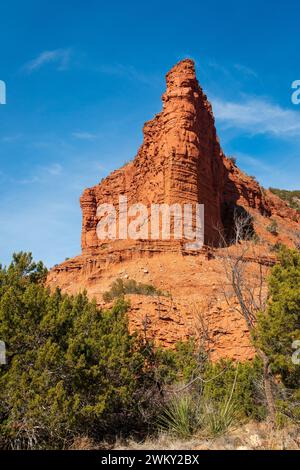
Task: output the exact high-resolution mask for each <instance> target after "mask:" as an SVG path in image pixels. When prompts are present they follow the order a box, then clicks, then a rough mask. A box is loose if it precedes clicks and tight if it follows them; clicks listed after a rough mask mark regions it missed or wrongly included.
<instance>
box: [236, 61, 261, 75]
mask: <svg viewBox="0 0 300 470" xmlns="http://www.w3.org/2000/svg"><path fill="white" fill-rule="evenodd" d="M234 68H235V69H236V70H237V71H238V72H241V73H242V74H244V75H246V76H248V77H254V78H258V75H257V73H256V72H255V71H254V70H253V69H251V68H250V67H247V65H242V64H235V65H234Z"/></svg>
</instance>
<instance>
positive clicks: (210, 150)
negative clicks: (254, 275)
mask: <svg viewBox="0 0 300 470" xmlns="http://www.w3.org/2000/svg"><path fill="white" fill-rule="evenodd" d="M166 81H167V89H166V92H165V93H164V94H163V96H162V101H163V109H162V111H161V113H159V114H158V115H156V116H155V117H154V119H152V120H151V121H148V122H147V123H146V124H145V126H144V129H143V131H144V141H143V144H142V146H141V147H140V149H139V151H138V153H137V155H136V157H135V158H134V160H133V161H132V162H130V163H128V164H127V165H125V166H124V167H122V168H120V169H118V170H116V171H114V172H113V173H112V174H111V175H109V176H108V177H107V178H106V179H104V180H103V181H102V182H101V183H99V184H98V185H96V186H94V187H92V188H89V189H86V190H85V191H84V192H83V194H82V196H81V199H80V204H81V208H82V214H83V218H82V220H83V222H82V255H81V256H78V257H77V258H74V259H72V260H68V261H66V262H65V263H62V264H61V265H60V266H56V267H55V268H53V270H52V271H51V272H50V274H49V277H48V284H49V286H51V287H56V286H59V287H61V288H62V289H63V290H64V291H66V292H69V293H75V292H78V291H79V290H83V289H87V291H88V294H89V295H90V296H91V297H96V299H97V301H98V303H99V305H102V304H103V299H102V294H103V292H104V291H105V290H107V289H108V288H109V286H110V284H111V283H112V282H113V280H115V279H116V278H118V277H123V276H126V277H127V278H128V276H129V277H131V278H134V279H136V280H137V281H140V282H145V281H146V282H147V283H153V284H154V285H157V286H158V287H159V288H161V287H163V288H165V289H167V290H168V292H170V293H171V298H172V301H170V300H168V299H163V300H162V301H159V307H157V305H156V301H155V300H153V299H149V298H147V297H144V296H143V297H140V299H137V298H136V297H134V298H132V311H131V314H130V320H131V327H132V328H133V329H135V328H142V327H143V321H144V318H145V315H146V317H147V318H148V320H149V322H150V326H149V332H150V333H149V334H151V335H152V336H154V337H155V338H156V339H157V340H158V341H160V342H162V343H163V344H165V345H172V344H174V343H175V342H176V341H177V340H179V339H186V338H187V337H189V336H191V335H193V331H194V332H195V329H196V326H195V325H196V323H197V322H196V320H197V315H198V314H195V305H199V303H203V301H204V300H206V299H211V305H210V306H209V308H207V309H206V310H207V317H208V318H209V319H210V335H211V337H212V338H214V343H213V344H214V346H213V347H212V352H213V354H214V356H215V357H233V358H237V359H241V358H242V359H243V358H244V359H245V358H248V357H251V355H252V354H253V350H252V348H251V346H250V344H249V335H248V332H247V328H246V325H245V324H244V322H243V320H241V318H239V317H238V314H237V313H236V310H235V308H234V300H233V305H232V306H231V307H230V306H228V305H227V306H226V305H225V304H224V298H223V297H222V292H221V290H220V287H218V285H217V283H218V282H219V281H220V280H223V281H224V282H225V280H224V273H223V274H222V269H221V268H222V262H221V261H220V260H221V258H222V256H221V255H219V250H218V249H217V247H218V245H219V237H220V230H221V231H224V232H226V231H227V232H230V229H231V226H232V222H233V220H232V218H233V214H234V212H235V209H237V208H240V209H242V210H243V211H246V212H248V213H250V214H251V216H252V217H253V220H254V224H255V231H256V233H257V234H258V235H259V238H260V243H261V245H262V248H261V249H257V250H256V251H257V254H256V255H254V258H253V257H252V258H249V260H248V261H249V263H250V265H251V269H252V272H255V270H256V268H257V266H258V265H259V263H262V264H265V265H266V266H270V265H272V263H274V254H272V253H271V251H270V246H271V245H274V244H275V243H276V242H284V243H286V244H288V245H291V246H292V245H293V243H294V242H295V237H296V235H295V236H294V234H296V233H297V234H298V235H299V231H300V228H299V213H297V212H296V211H294V210H292V209H290V208H289V207H288V206H287V205H286V204H285V203H284V202H283V201H281V200H280V199H279V198H278V197H277V196H275V195H273V194H271V193H270V192H268V191H265V190H263V189H262V188H261V187H260V185H259V184H258V182H257V181H255V180H254V179H253V178H251V177H249V176H247V175H246V174H244V173H243V172H242V171H240V170H239V169H238V167H237V166H236V164H235V163H234V161H232V160H230V159H228V158H226V156H225V155H224V153H223V151H222V149H221V147H220V144H219V140H218V137H217V133H216V128H215V121H214V117H213V112H212V107H211V105H210V103H209V102H208V100H207V97H206V95H205V94H204V93H203V91H202V89H201V87H200V86H199V83H198V81H197V79H196V75H195V68H194V63H193V61H191V60H189V59H186V60H183V61H181V62H179V63H178V64H177V65H175V66H174V67H173V68H172V69H171V70H170V72H169V73H168V74H167V76H166ZM120 195H123V196H126V197H127V200H128V205H131V204H135V203H143V204H144V205H146V206H147V207H150V206H151V204H153V203H167V204H180V205H182V204H186V203H190V204H195V203H200V204H204V207H205V219H204V224H205V227H204V235H205V240H204V241H205V247H204V248H203V249H202V250H201V251H200V252H199V253H196V255H195V253H190V254H194V255H195V256H194V257H188V258H189V259H187V258H186V257H185V255H186V254H189V253H186V252H185V251H184V249H183V244H182V242H181V240H174V239H171V240H167V241H166V240H148V239H147V237H144V238H143V237H141V238H140V239H139V240H126V239H122V237H118V236H117V239H116V240H113V241H112V240H110V241H107V240H103V239H99V237H98V236H97V224H98V222H99V217H98V216H97V208H98V207H99V205H101V204H113V205H114V206H115V207H116V208H118V204H119V196H120ZM271 217H272V218H273V219H274V220H276V222H277V223H278V225H279V234H278V235H276V237H275V235H272V234H270V232H268V230H267V227H268V225H269V224H270V218H271ZM145 263H148V265H147V270H146V271H145V270H143V265H145ZM127 271H128V272H127ZM124 273H125V274H124ZM126 277H125V278H126ZM192 305H193V306H192ZM157 308H158V309H159V314H158V313H157ZM197 309H198V308H196V310H197ZM162 310H163V312H164V314H163V315H161V311H162ZM145 312H146V313H145ZM147 312H148V313H147ZM200 336H201V335H200Z"/></svg>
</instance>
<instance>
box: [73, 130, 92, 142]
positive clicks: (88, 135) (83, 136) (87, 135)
mask: <svg viewBox="0 0 300 470" xmlns="http://www.w3.org/2000/svg"><path fill="white" fill-rule="evenodd" d="M72 137H74V138H75V139H78V140H95V139H96V138H97V134H93V133H92V132H72Z"/></svg>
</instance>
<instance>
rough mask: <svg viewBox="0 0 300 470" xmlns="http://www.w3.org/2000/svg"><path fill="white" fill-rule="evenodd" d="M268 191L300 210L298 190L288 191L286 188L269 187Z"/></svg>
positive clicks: (299, 192) (299, 193)
mask: <svg viewBox="0 0 300 470" xmlns="http://www.w3.org/2000/svg"><path fill="white" fill-rule="evenodd" d="M270 191H271V192H272V193H273V194H276V196H278V197H280V199H282V200H283V201H286V202H287V203H288V205H289V206H290V207H291V208H292V209H295V210H296V211H298V212H300V191H288V190H286V189H276V188H270Z"/></svg>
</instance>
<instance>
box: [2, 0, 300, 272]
mask: <svg viewBox="0 0 300 470" xmlns="http://www.w3.org/2000/svg"><path fill="white" fill-rule="evenodd" d="M299 23H300V4H299V2H297V1H296V0H295V1H291V0H285V1H282V0H276V2H275V1H266V2H261V1H257V0H251V1H248V0H243V1H232V0H228V1H214V2H212V1H211V2H208V1H205V2H202V1H196V0H194V1H191V0H186V1H185V2H182V0H181V1H177V0H172V1H163V0H161V1H157V0H154V1H151V2H141V1H130V0H129V1H126V2H125V1H111V2H106V1H101V0H97V1H96V0H87V1H85V2H83V1H82V0H72V1H71V0H60V1H57V0H51V1H48V0H29V1H25V0H20V1H16V0H10V1H8V0H6V1H2V2H1V6H0V80H4V81H5V82H6V86H7V104H6V105H5V106H2V105H1V106H0V183H1V184H0V219H1V228H0V261H1V262H2V263H4V264H6V263H8V262H9V260H10V257H11V254H12V252H13V251H18V250H26V251H32V252H33V255H34V257H35V258H36V259H42V260H43V261H44V262H46V264H47V265H48V266H51V265H53V264H55V263H58V262H60V261H62V260H64V259H65V258H66V257H71V256H74V255H76V254H79V253H80V231H81V212H80V207H79V196H80V194H81V192H82V190H83V189H84V188H85V187H87V186H91V185H94V184H96V183H97V182H99V181H100V180H101V179H102V178H103V177H104V176H106V175H107V174H108V173H109V172H110V171H111V170H113V169H115V168H118V167H119V166H120V165H122V164H123V163H124V162H125V161H128V160H130V159H131V158H133V157H134V156H135V154H136V151H137V148H138V146H139V145H140V144H141V141H142V126H143V123H144V121H146V120H148V119H151V118H152V117H153V115H154V114H155V113H157V112H159V111H160V109H161V101H160V97H161V94H162V93H163V91H164V88H165V83H164V75H165V73H166V72H167V71H168V69H170V68H171V67H172V65H173V64H175V63H176V62H177V61H179V60H180V59H183V58H185V57H191V58H193V59H194V60H195V61H196V66H197V73H198V79H199V81H200V84H201V85H202V87H203V88H204V90H205V92H206V93H207V94H208V97H209V99H210V101H211V102H212V104H213V108H214V112H215V115H216V122H217V129H218V134H219V136H220V140H221V144H222V146H223V148H224V150H225V152H226V153H227V154H229V155H235V156H236V157H237V159H238V163H239V165H240V167H241V168H242V169H244V170H245V171H247V172H248V173H249V174H251V175H256V176H257V178H258V180H259V181H260V182H261V183H262V184H263V185H264V186H266V187H268V186H270V185H271V186H276V187H281V188H287V189H296V188H298V189H299V188H300V182H299V170H300V106H295V105H293V104H292V103H291V93H292V91H291V83H292V82H293V81H294V80H297V79H300V66H299V51H300V34H299Z"/></svg>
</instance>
